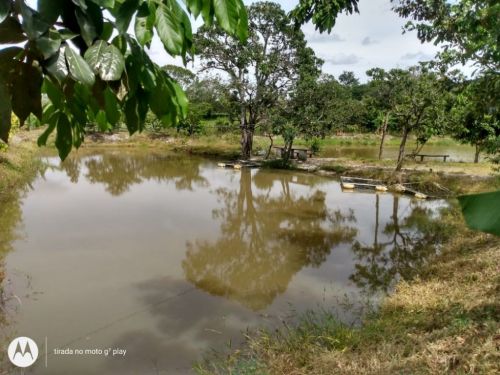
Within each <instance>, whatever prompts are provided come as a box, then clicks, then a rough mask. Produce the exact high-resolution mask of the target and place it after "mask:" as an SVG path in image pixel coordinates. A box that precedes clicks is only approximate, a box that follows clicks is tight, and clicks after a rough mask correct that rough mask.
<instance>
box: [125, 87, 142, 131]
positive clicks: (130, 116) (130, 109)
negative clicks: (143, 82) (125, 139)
mask: <svg viewBox="0 0 500 375" xmlns="http://www.w3.org/2000/svg"><path fill="white" fill-rule="evenodd" d="M124 112H125V120H126V125H127V129H128V132H129V133H130V135H132V134H134V133H135V132H136V131H137V130H139V112H138V108H137V99H136V98H135V97H134V96H132V97H130V98H128V99H127V101H126V102H125V108H124Z"/></svg>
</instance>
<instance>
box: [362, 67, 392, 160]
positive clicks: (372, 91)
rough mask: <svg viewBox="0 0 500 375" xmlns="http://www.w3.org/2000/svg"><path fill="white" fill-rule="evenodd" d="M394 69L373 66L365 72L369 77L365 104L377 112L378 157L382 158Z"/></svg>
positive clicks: (388, 119) (389, 115)
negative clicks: (387, 70) (378, 122)
mask: <svg viewBox="0 0 500 375" xmlns="http://www.w3.org/2000/svg"><path fill="white" fill-rule="evenodd" d="M396 72H397V71H396V70H392V71H390V72H386V71H385V70H384V69H381V68H373V69H370V70H368V71H367V72H366V75H367V76H368V77H370V78H371V80H370V82H369V84H368V90H367V95H366V97H365V102H366V103H367V105H368V106H369V107H370V108H371V109H373V110H375V111H376V112H377V114H376V118H377V119H381V121H380V126H379V132H380V146H379V152H378V158H379V159H382V153H383V151H384V141H385V137H386V135H387V129H388V126H389V121H390V117H391V111H392V110H393V106H394V100H395V97H394V93H395V91H394V84H393V82H392V80H393V75H395V74H396Z"/></svg>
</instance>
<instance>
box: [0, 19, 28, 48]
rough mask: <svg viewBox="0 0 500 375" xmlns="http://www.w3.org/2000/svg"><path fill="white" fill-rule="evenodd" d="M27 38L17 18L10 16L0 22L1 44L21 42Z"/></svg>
mask: <svg viewBox="0 0 500 375" xmlns="http://www.w3.org/2000/svg"><path fill="white" fill-rule="evenodd" d="M26 39H28V38H27V37H26V35H24V32H23V28H22V27H21V24H20V23H19V21H18V20H16V19H15V18H12V17H8V18H7V19H6V20H4V21H3V22H2V23H0V44H7V43H20V42H24V41H25V40H26Z"/></svg>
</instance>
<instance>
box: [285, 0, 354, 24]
mask: <svg viewBox="0 0 500 375" xmlns="http://www.w3.org/2000/svg"><path fill="white" fill-rule="evenodd" d="M358 2H359V1H358V0H331V1H328V0H299V4H298V5H297V6H296V7H295V9H293V10H292V12H291V13H290V15H291V16H292V18H293V19H294V20H295V22H296V23H297V25H303V24H305V23H307V22H309V21H312V23H313V24H314V25H315V26H316V29H317V30H319V31H320V32H324V31H328V32H330V31H332V29H333V26H335V21H336V19H337V16H338V14H339V13H340V12H346V13H347V14H352V13H354V12H359V11H358Z"/></svg>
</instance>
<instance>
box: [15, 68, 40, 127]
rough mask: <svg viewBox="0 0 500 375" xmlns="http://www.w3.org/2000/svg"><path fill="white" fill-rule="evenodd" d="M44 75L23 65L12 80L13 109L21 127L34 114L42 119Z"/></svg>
mask: <svg viewBox="0 0 500 375" xmlns="http://www.w3.org/2000/svg"><path fill="white" fill-rule="evenodd" d="M42 83H43V77H42V73H41V72H40V71H39V70H38V69H37V68H35V67H33V66H32V65H29V64H25V63H22V64H21V65H20V66H19V72H18V74H16V75H15V76H14V77H13V79H12V90H11V93H12V109H13V111H14V113H15V114H16V115H17V117H19V122H20V123H21V125H23V124H24V121H25V120H26V119H27V118H28V116H29V114H30V113H33V114H34V115H35V116H37V117H38V118H41V117H42Z"/></svg>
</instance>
